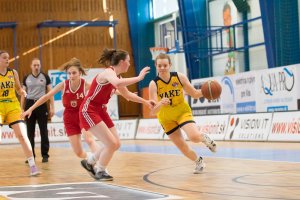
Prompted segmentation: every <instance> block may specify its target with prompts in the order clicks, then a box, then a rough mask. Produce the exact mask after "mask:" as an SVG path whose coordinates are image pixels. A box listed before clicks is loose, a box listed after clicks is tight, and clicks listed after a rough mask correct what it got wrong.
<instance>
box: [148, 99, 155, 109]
mask: <svg viewBox="0 0 300 200" xmlns="http://www.w3.org/2000/svg"><path fill="white" fill-rule="evenodd" d="M147 104H148V107H149V108H150V109H153V108H154V107H155V106H156V102H155V101H153V100H148V101H147Z"/></svg>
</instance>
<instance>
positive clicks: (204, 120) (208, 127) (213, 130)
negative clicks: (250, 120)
mask: <svg viewBox="0 0 300 200" xmlns="http://www.w3.org/2000/svg"><path fill="white" fill-rule="evenodd" d="M228 117H229V116H228V115H210V116H197V117H194V120H195V122H196V125H197V127H198V129H199V131H200V132H201V133H206V134H208V135H209V136H210V137H211V138H212V139H214V140H223V139H224V137H225V134H226V129H227V124H228Z"/></svg>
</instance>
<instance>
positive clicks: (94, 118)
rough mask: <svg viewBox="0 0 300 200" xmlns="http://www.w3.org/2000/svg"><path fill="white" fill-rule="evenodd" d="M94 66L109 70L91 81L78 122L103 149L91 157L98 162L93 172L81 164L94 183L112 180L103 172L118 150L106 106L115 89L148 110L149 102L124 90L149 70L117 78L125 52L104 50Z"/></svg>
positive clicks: (123, 65) (126, 64)
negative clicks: (89, 173) (102, 66)
mask: <svg viewBox="0 0 300 200" xmlns="http://www.w3.org/2000/svg"><path fill="white" fill-rule="evenodd" d="M98 62H99V63H100V64H103V65H105V66H109V67H107V68H106V69H105V70H104V71H103V72H101V73H99V74H98V75H97V76H96V77H95V78H94V80H93V82H92V84H91V87H90V90H89V93H88V95H87V96H86V98H85V99H84V101H83V103H82V104H81V106H80V112H79V118H80V123H81V125H82V128H84V129H85V130H88V131H90V132H91V133H92V134H93V135H94V136H95V137H96V138H97V139H98V140H100V141H101V142H102V143H103V148H102V149H101V150H98V151H97V152H96V153H95V157H96V158H99V159H98V161H97V164H96V165H95V168H94V169H93V166H91V165H89V164H88V163H87V162H86V161H85V160H83V161H82V162H81V164H82V165H83V167H84V168H85V169H86V170H88V171H89V172H92V171H94V173H95V178H96V179H97V180H100V181H109V180H113V177H112V176H110V175H109V174H108V173H107V172H106V171H105V170H106V167H107V165H108V164H109V162H110V160H111V158H112V156H113V154H114V152H115V151H116V150H118V149H119V147H120V138H119V136H118V133H117V130H116V128H115V126H114V124H113V122H112V120H111V118H110V117H109V114H108V113H107V108H106V104H107V103H108V101H109V99H110V97H111V96H112V95H113V94H114V92H115V91H116V89H118V93H119V94H120V95H122V96H123V97H125V98H126V99H127V100H130V101H134V102H137V103H143V104H145V105H147V106H149V107H150V108H152V107H153V104H152V103H153V102H152V101H149V100H145V99H143V98H141V97H139V96H137V95H136V94H134V93H132V92H130V91H129V90H128V89H127V88H126V86H128V85H131V84H134V83H137V82H139V81H141V80H143V79H144V77H145V75H146V74H147V73H148V72H149V70H150V68H149V67H145V68H143V69H142V71H141V72H140V74H139V76H136V77H132V78H120V74H121V73H125V72H127V70H128V68H129V66H130V57H129V54H128V52H126V51H123V50H116V49H110V50H109V49H104V51H103V53H102V55H101V57H100V59H99V61H98ZM83 162H84V163H83Z"/></svg>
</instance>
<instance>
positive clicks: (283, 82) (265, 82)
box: [257, 66, 297, 112]
mask: <svg viewBox="0 0 300 200" xmlns="http://www.w3.org/2000/svg"><path fill="white" fill-rule="evenodd" d="M258 72H259V81H258V84H259V87H258V88H259V93H258V96H257V100H258V102H257V107H258V111H259V112H265V111H268V112H274V111H286V110H296V109H297V88H296V87H297V84H295V83H296V76H295V74H296V67H295V66H287V67H279V68H274V69H268V70H261V71H258Z"/></svg>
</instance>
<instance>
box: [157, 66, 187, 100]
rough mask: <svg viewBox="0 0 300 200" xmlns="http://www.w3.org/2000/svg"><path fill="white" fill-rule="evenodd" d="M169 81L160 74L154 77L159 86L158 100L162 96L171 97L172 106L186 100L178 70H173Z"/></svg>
mask: <svg viewBox="0 0 300 200" xmlns="http://www.w3.org/2000/svg"><path fill="white" fill-rule="evenodd" d="M170 75H171V77H170V80H169V81H168V82H165V81H163V80H162V79H161V78H159V77H158V76H157V77H156V78H155V79H154V81H155V83H156V86H157V96H158V101H160V100H161V99H162V98H169V99H170V101H171V103H170V106H176V105H178V104H180V103H183V102H184V95H183V87H182V84H181V82H180V80H179V77H178V74H177V72H171V73H170Z"/></svg>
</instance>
